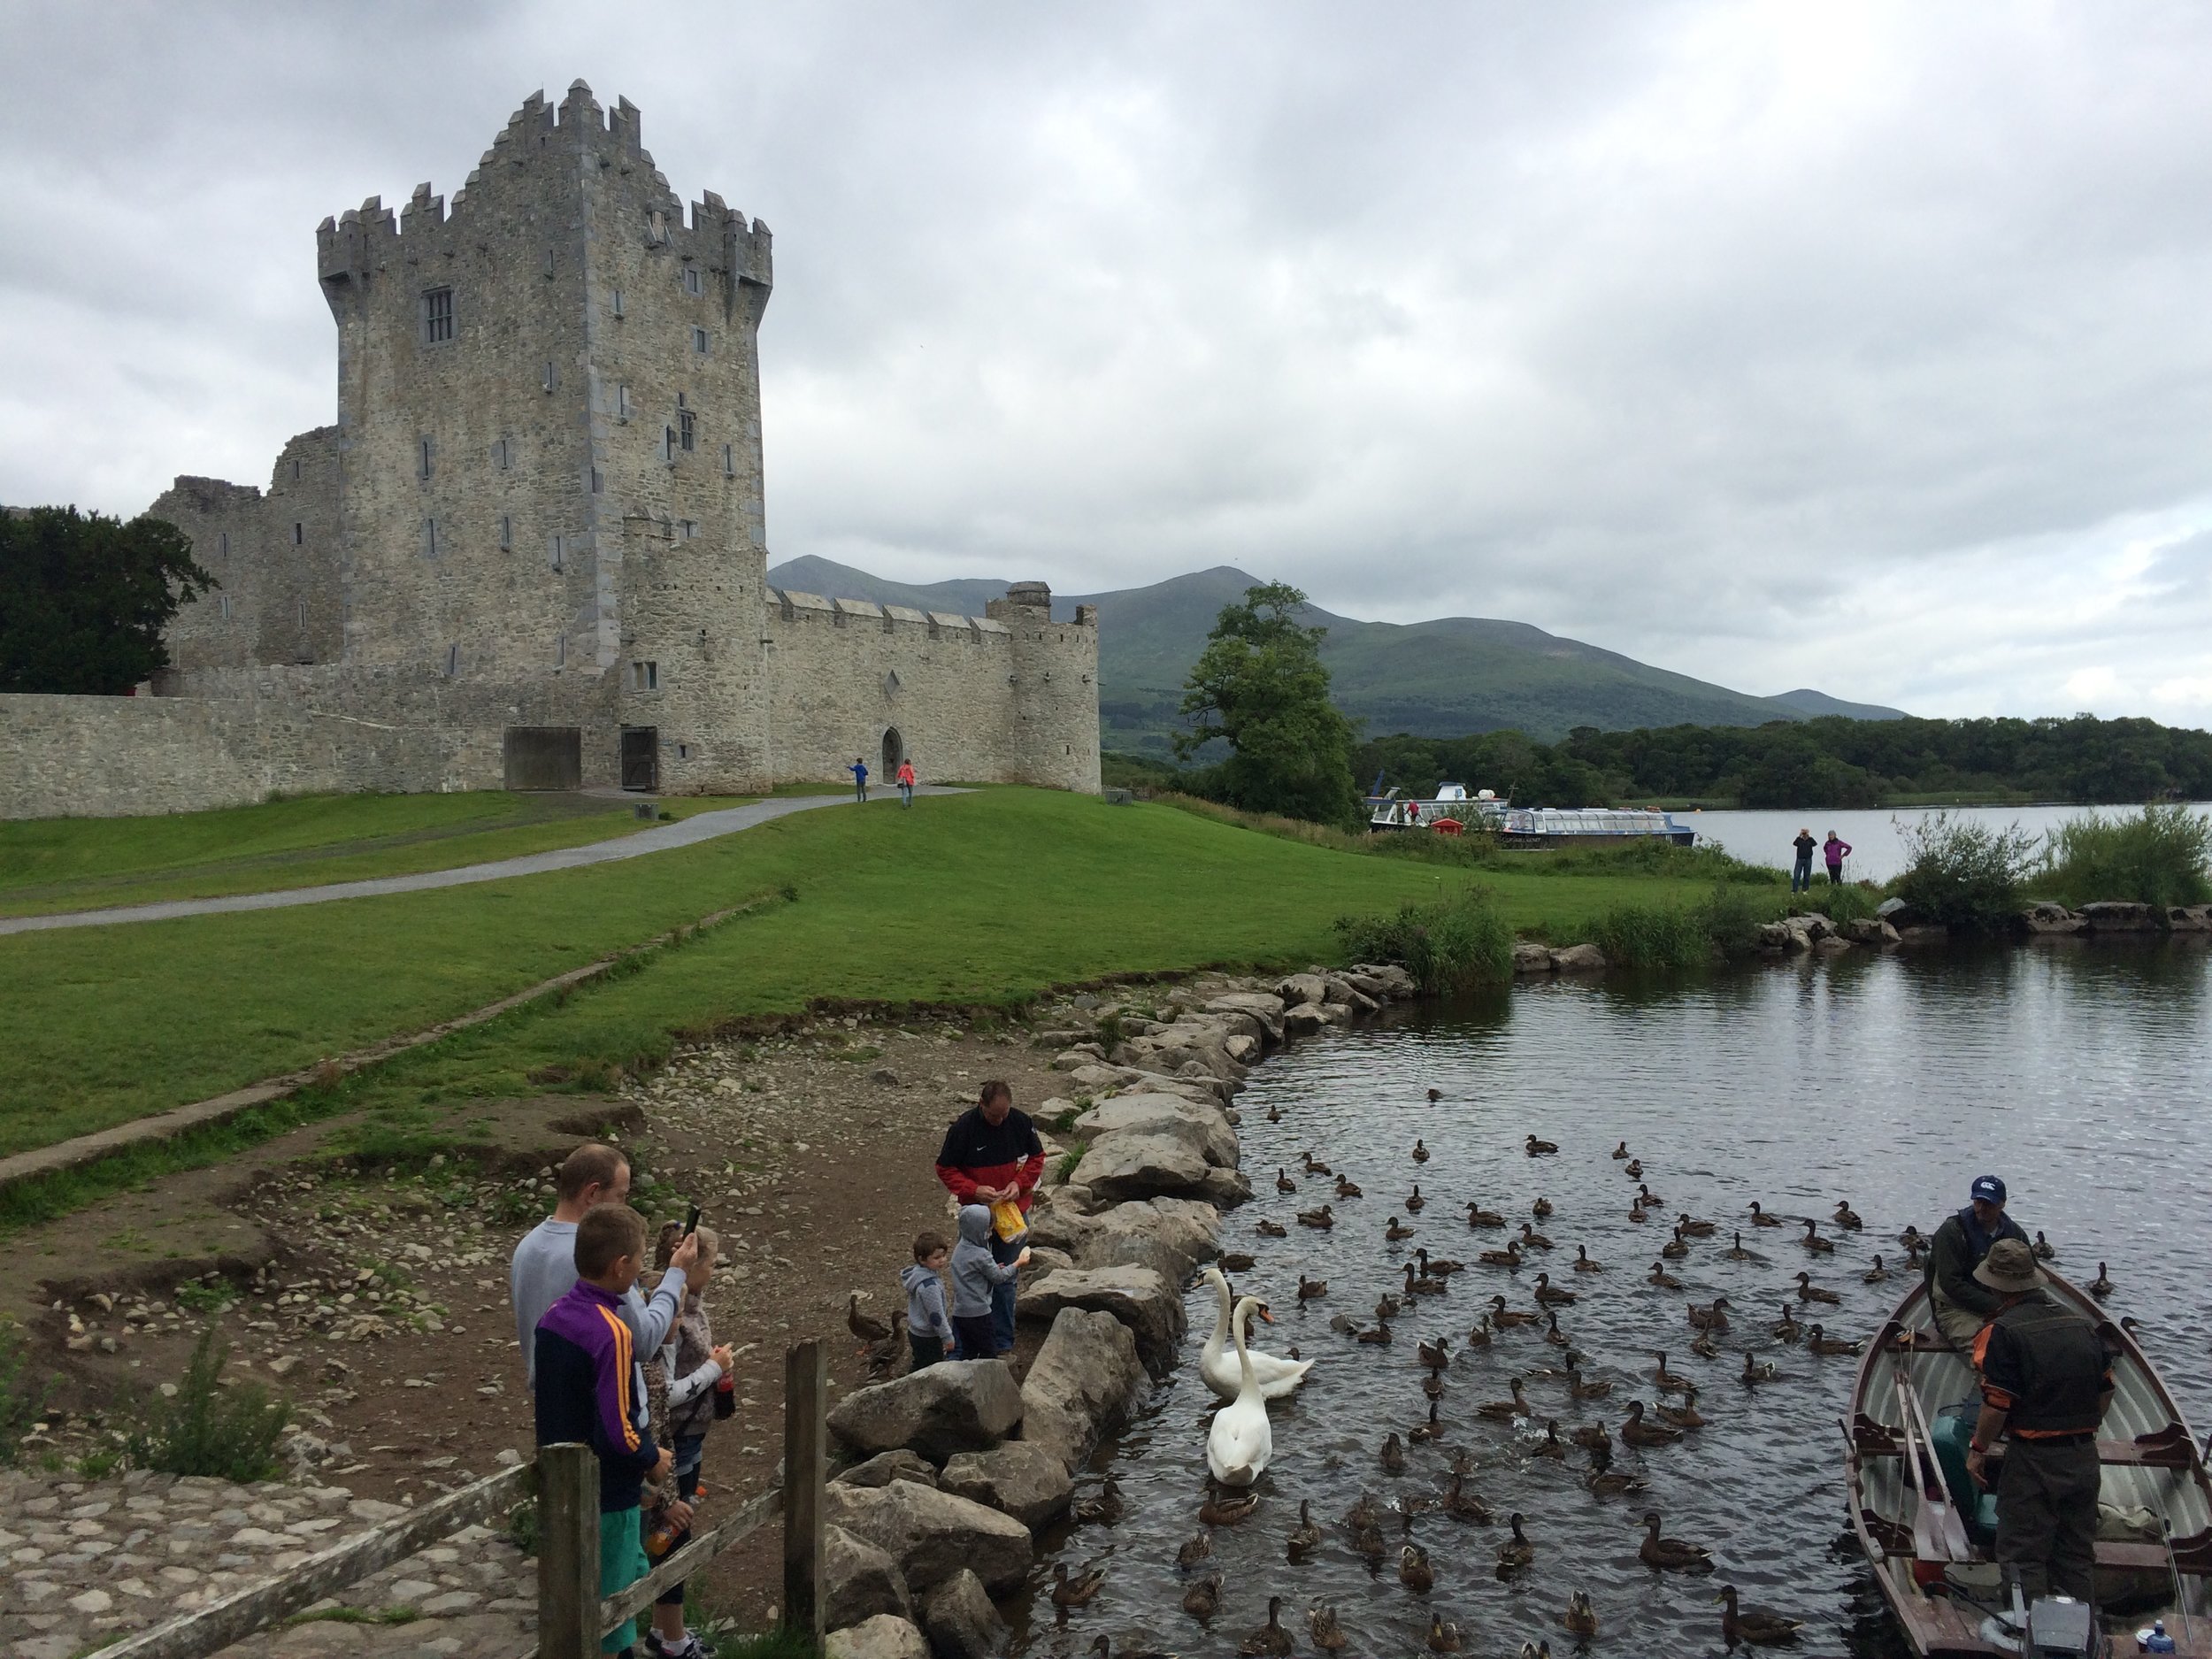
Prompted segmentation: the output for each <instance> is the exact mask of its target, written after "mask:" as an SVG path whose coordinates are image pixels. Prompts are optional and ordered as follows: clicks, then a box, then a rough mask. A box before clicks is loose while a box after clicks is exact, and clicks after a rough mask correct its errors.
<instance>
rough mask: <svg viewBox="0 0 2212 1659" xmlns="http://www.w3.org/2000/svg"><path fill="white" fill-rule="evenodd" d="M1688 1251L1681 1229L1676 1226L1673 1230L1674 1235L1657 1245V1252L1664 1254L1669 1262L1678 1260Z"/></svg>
mask: <svg viewBox="0 0 2212 1659" xmlns="http://www.w3.org/2000/svg"><path fill="white" fill-rule="evenodd" d="M1689 1253H1690V1247H1689V1244H1688V1242H1687V1241H1686V1240H1685V1239H1684V1238H1683V1236H1682V1229H1681V1228H1679V1227H1677V1228H1676V1229H1675V1230H1674V1236H1673V1237H1672V1238H1671V1239H1669V1240H1667V1241H1666V1242H1665V1243H1664V1244H1663V1245H1661V1246H1660V1247H1659V1254H1660V1255H1662V1256H1665V1257H1666V1258H1667V1260H1669V1261H1670V1262H1678V1261H1680V1260H1681V1259H1682V1258H1683V1257H1684V1256H1687V1255H1688V1254H1689Z"/></svg>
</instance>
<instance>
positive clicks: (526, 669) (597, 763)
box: [151, 81, 1098, 793]
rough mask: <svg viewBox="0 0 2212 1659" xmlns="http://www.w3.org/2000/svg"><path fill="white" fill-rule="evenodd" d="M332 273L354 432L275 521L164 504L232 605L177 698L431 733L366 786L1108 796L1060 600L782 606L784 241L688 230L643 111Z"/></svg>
mask: <svg viewBox="0 0 2212 1659" xmlns="http://www.w3.org/2000/svg"><path fill="white" fill-rule="evenodd" d="M316 248H317V271H316V274H317V277H318V279H319V282H320V285H321V288H322V290H323V294H324V296H325V298H326V300H327V301H328V303H329V306H330V311H331V315H332V316H333V318H334V319H335V321H336V324H337V331H338V419H337V423H336V425H335V426H329V427H323V428H319V429H318V430H316V431H313V432H310V433H306V434H302V435H301V436H299V437H297V438H296V439H294V440H292V442H290V443H289V444H288V445H287V446H286V448H285V449H284V451H283V453H282V454H281V455H280V457H279V459H278V462H277V465H276V468H275V472H274V474H273V478H272V480H271V483H270V487H269V488H268V489H267V490H266V491H265V492H264V491H260V490H256V489H252V488H245V487H241V486H237V485H233V484H227V483H224V482H222V481H220V480H211V479H198V478H180V479H179V480H177V482H176V485H175V487H174V488H172V489H171V490H169V491H168V492H166V493H165V495H163V496H162V498H161V499H160V500H159V501H157V503H155V504H154V507H153V508H152V510H151V511H154V512H155V513H156V514H157V515H158V516H161V517H164V518H171V519H173V520H174V521H175V522H177V523H178V524H179V525H180V526H182V527H183V528H184V529H185V530H186V531H187V533H188V534H190V535H191V536H192V537H193V540H194V543H195V549H196V556H197V557H199V559H200V562H201V563H202V564H203V565H205V566H206V567H207V568H208V569H209V570H210V571H211V572H213V573H214V575H215V576H216V578H217V580H219V582H220V583H221V588H220V590H219V594H218V595H212V596H211V597H210V598H209V599H207V600H204V601H202V602H201V603H198V604H196V605H192V606H188V607H186V609H185V611H184V612H183V613H182V614H181V615H180V617H179V618H178V621H177V624H176V626H174V628H173V631H172V635H171V652H172V656H173V659H174V663H175V666H174V668H173V670H171V671H170V672H167V673H165V675H164V676H163V677H162V679H161V680H160V681H159V682H157V687H156V689H157V691H158V692H160V693H161V694H162V695H169V696H186V697H204V698H226V697H237V696H250V697H257V698H268V697H271V696H276V697H279V698H287V699H290V700H292V701H294V702H295V703H298V704H302V705H304V707H305V708H306V709H307V710H309V711H310V712H311V714H312V715H314V716H317V717H321V716H325V715H329V716H336V717H339V718H360V719H369V720H377V721H387V722H389V723H391V724H392V726H394V728H395V729H396V730H400V731H403V732H407V733H413V734H415V736H416V738H417V739H418V740H419V741H413V742H412V743H411V744H403V743H401V742H399V741H397V740H395V741H392V742H389V743H387V744H386V745H385V746H384V748H383V749H381V750H380V751H379V753H378V754H377V756H376V757H375V758H374V760H373V763H370V764H369V766H368V771H367V773H366V774H365V781H364V782H362V783H360V784H357V785H356V786H354V787H394V785H393V781H392V780H393V779H394V778H395V777H397V778H398V779H400V780H401V781H400V782H399V783H398V784H397V786H396V787H429V788H440V787H445V788H449V787H497V786H498V784H499V783H500V782H501V781H503V780H504V781H505V782H507V783H508V784H509V785H510V786H511V787H524V786H530V785H533V784H539V785H550V786H554V787H558V786H560V785H573V784H574V783H575V782H576V781H579V780H580V781H582V782H584V783H587V784H593V783H602V784H603V783H613V782H618V781H619V782H622V783H624V784H626V785H628V786H630V787H654V788H658V789H661V790H664V791H668V792H673V793H702V792H745V791H750V790H755V789H758V788H762V787H767V786H768V785H771V784H772V783H774V782H776V781H780V780H787V779H797V778H821V777H834V776H837V775H839V774H840V773H841V769H842V767H843V766H844V765H845V764H849V761H850V760H851V759H852V758H853V757H854V756H856V755H860V756H864V757H865V758H866V759H867V760H868V762H869V764H870V765H871V766H875V765H877V764H879V762H884V763H888V762H890V761H893V760H895V758H897V757H899V756H901V755H903V754H907V753H911V754H913V755H914V757H915V758H916V760H917V764H918V765H919V766H920V767H922V768H923V769H924V771H925V774H926V775H927V776H932V777H935V778H941V779H949V778H966V779H976V780H1010V781H1026V782H1035V783H1044V784H1051V785H1056V786H1058V787H1066V788H1075V789H1087V790H1095V789H1096V788H1097V787H1098V738H1097V733H1098V725H1097V718H1098V716H1097V686H1096V674H1097V627H1096V618H1095V615H1094V614H1093V613H1091V612H1090V611H1089V608H1088V607H1084V608H1082V609H1081V610H1080V611H1079V613H1078V615H1077V616H1076V618H1074V620H1072V621H1071V622H1061V623H1055V622H1054V621H1053V620H1052V611H1051V595H1050V594H1049V592H1048V590H1047V589H1045V588H1044V587H1043V585H1042V584H1041V583H1020V584H1017V585H1016V586H1015V587H1014V588H1012V589H1011V590H1010V593H1009V595H1008V597H1007V598H1006V599H1005V600H1004V601H994V602H993V603H991V604H990V605H989V607H988V608H987V610H988V614H987V616H986V617H983V618H967V617H956V616H952V615H949V614H946V613H927V614H926V613H923V612H919V611H907V610H903V609H902V608H901V607H897V606H889V607H879V606H875V605H872V604H869V603H865V602H862V601H854V600H846V599H825V598H821V597H818V596H816V595H806V594H785V593H780V592H778V591H777V590H775V589H772V588H769V586H768V585H767V574H766V572H767V560H768V549H767V532H766V514H765V511H764V479H763V473H762V451H761V401H760V362H759V355H758V335H759V329H760V323H761V319H762V316H763V314H764V311H765V310H766V307H767V303H768V296H769V293H770V290H771V288H772V283H773V272H772V258H771V238H770V235H769V232H768V228H767V227H766V226H764V225H763V224H762V223H761V222H760V221H759V220H757V219H754V220H750V221H749V220H748V219H747V218H746V216H745V215H744V214H743V213H742V212H740V211H735V210H733V209H731V208H729V207H727V206H726V205H725V204H724V203H723V201H722V199H721V198H720V197H719V196H716V195H714V194H713V193H712V192H710V191H709V192H703V193H702V196H701V198H700V199H699V200H698V201H696V202H695V203H694V204H691V207H690V209H689V211H688V212H687V211H686V210H685V207H684V204H683V203H682V201H681V199H680V197H679V196H677V195H676V194H675V193H674V192H673V191H672V190H671V189H670V188H669V185H668V182H667V180H666V179H665V178H664V177H663V175H662V174H661V173H659V172H658V171H657V169H656V168H655V166H654V165H653V160H652V157H651V156H650V155H649V154H648V153H647V151H646V150H645V148H644V145H643V143H642V142H641V133H640V119H639V113H638V111H637V110H636V108H635V107H634V105H633V104H631V103H630V102H629V101H628V100H627V99H626V98H625V99H618V101H617V102H616V104H615V107H614V110H613V111H612V113H611V116H609V115H608V114H607V113H606V112H604V111H603V110H602V109H601V106H600V105H599V104H598V103H597V102H596V101H595V99H594V98H593V96H592V94H591V90H590V88H588V87H587V86H586V85H585V84H584V83H583V82H582V81H578V82H576V83H575V84H574V85H573V86H572V87H571V88H570V89H569V93H568V96H566V97H565V99H563V100H562V102H561V103H560V104H559V105H558V106H557V108H556V107H553V106H549V105H548V104H546V102H545V100H544V98H543V96H542V95H534V96H531V97H530V98H528V99H526V100H525V101H524V103H523V105H522V107H521V108H520V109H519V110H518V111H516V113H515V114H514V115H513V116H512V117H511V119H509V121H508V123H507V126H506V129H505V130H504V131H503V132H502V133H500V134H498V135H497V136H496V137H495V139H494V141H493V143H492V147H491V149H490V150H488V151H487V152H486V153H485V155H484V157H483V159H482V162H481V163H480V165H479V166H478V167H477V169H476V170H475V171H474V172H472V173H470V175H469V178H468V181H467V184H466V186H465V188H463V189H461V190H458V191H456V192H455V193H454V195H453V199H452V202H451V204H450V206H449V205H448V204H447V202H446V201H445V199H444V198H443V197H442V196H436V195H434V194H433V193H432V190H431V187H430V186H429V185H427V184H424V185H420V186H419V187H417V188H416V189H415V191H414V194H413V197H412V199H411V201H410V202H409V203H408V204H407V206H406V207H405V208H404V209H403V210H402V211H400V212H398V213H397V214H395V213H393V212H392V211H390V210H388V209H387V208H386V207H385V206H384V205H383V204H382V202H381V200H380V198H377V197H371V198H370V199H369V200H368V201H367V202H365V203H364V204H362V206H361V207H359V208H358V209H349V210H348V211H345V212H344V213H342V214H340V215H338V216H337V217H335V218H334V219H325V220H324V221H323V223H322V225H321V226H320V227H319V229H318V231H317V234H316ZM345 741H346V742H349V743H351V744H352V745H353V746H354V747H355V748H358V745H359V742H360V741H362V740H358V739H347V740H345ZM402 748H406V749H408V751H409V752H408V753H407V754H406V755H404V756H402V755H400V754H399V750H400V749H402ZM333 764H337V765H338V766H339V768H340V771H341V772H342V773H343V772H345V771H346V770H347V767H346V764H344V763H342V762H340V763H333ZM354 770H359V768H358V767H356V768H354ZM271 787H313V784H312V783H311V781H309V780H300V779H293V780H291V781H290V782H289V783H273V784H272V785H271ZM341 787H344V786H341Z"/></svg>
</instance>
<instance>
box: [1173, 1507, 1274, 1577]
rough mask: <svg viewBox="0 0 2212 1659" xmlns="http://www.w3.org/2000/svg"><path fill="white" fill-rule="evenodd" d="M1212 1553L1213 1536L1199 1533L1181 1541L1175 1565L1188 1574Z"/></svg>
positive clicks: (1176, 1553)
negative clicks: (1181, 1544) (1181, 1545)
mask: <svg viewBox="0 0 2212 1659" xmlns="http://www.w3.org/2000/svg"><path fill="white" fill-rule="evenodd" d="M1253 1502H1255V1503H1256V1502H1259V1500H1258V1499H1256V1498H1255V1499H1254V1500H1253ZM1213 1553H1214V1535H1213V1534H1212V1533H1211V1532H1201V1533H1199V1534H1198V1536H1197V1537H1195V1538H1187V1539H1185V1540H1183V1547H1182V1548H1180V1549H1179V1550H1177V1551H1176V1552H1175V1564H1176V1565H1177V1566H1178V1567H1180V1568H1181V1569H1182V1570H1183V1571H1185V1572H1188V1571H1190V1570H1191V1569H1192V1568H1193V1567H1195V1566H1196V1565H1197V1564H1198V1563H1200V1562H1202V1561H1203V1560H1205V1559H1206V1557H1207V1556H1209V1555H1212V1554H1213Z"/></svg>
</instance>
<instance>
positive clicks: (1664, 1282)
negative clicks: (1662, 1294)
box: [1644, 1262, 1682, 1290]
mask: <svg viewBox="0 0 2212 1659" xmlns="http://www.w3.org/2000/svg"><path fill="white" fill-rule="evenodd" d="M1644 1278H1645V1281H1646V1282H1647V1283H1648V1284H1653V1285H1656V1286H1659V1288H1660V1289H1662V1290H1679V1289H1681V1288H1682V1281H1681V1280H1680V1279H1677V1278H1676V1277H1675V1276H1674V1275H1673V1274H1672V1273H1670V1272H1669V1271H1667V1264H1666V1263H1664V1262H1654V1263H1652V1264H1651V1271H1650V1272H1648V1273H1647V1274H1646V1275H1644Z"/></svg>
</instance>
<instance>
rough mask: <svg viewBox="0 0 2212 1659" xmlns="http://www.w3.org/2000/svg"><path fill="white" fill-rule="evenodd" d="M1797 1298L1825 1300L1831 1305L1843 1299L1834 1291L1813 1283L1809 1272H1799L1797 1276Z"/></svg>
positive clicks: (1838, 1303) (1836, 1304)
mask: <svg viewBox="0 0 2212 1659" xmlns="http://www.w3.org/2000/svg"><path fill="white" fill-rule="evenodd" d="M1797 1299H1798V1301H1800V1302H1826V1303H1827V1304H1829V1305H1830V1306H1831V1307H1836V1306H1839V1305H1840V1304H1841V1303H1842V1301H1843V1298H1842V1297H1840V1296H1839V1295H1837V1294H1836V1293H1835V1292H1834V1291H1832V1290H1823V1289H1822V1288H1821V1287H1820V1286H1817V1285H1816V1284H1814V1283H1813V1276H1812V1275H1811V1274H1810V1273H1800V1274H1799V1275H1798V1276H1797Z"/></svg>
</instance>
